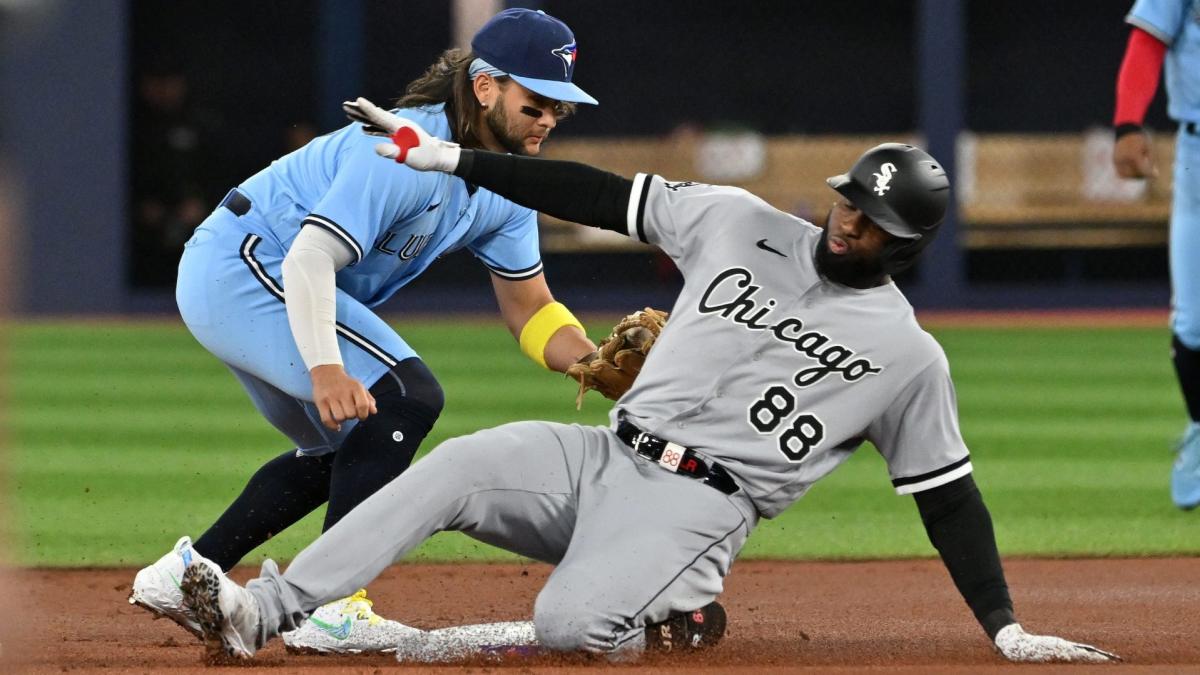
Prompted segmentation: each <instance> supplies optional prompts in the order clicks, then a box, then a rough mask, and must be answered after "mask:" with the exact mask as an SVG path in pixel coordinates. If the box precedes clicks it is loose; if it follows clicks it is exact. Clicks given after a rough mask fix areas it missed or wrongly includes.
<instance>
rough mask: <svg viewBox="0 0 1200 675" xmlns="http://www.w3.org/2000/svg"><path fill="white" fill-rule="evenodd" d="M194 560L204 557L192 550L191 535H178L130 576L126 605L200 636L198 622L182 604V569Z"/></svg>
mask: <svg viewBox="0 0 1200 675" xmlns="http://www.w3.org/2000/svg"><path fill="white" fill-rule="evenodd" d="M193 560H206V558H205V557H204V556H202V555H200V554H199V553H197V552H196V551H194V550H193V549H192V540H191V538H190V537H181V538H180V539H179V541H177V542H175V547H174V548H172V549H171V552H170V553H167V554H166V555H164V556H163V557H161V558H159V559H158V561H157V562H155V563H154V564H153V565H150V566H148V567H143V568H142V569H141V571H139V572H138V573H137V576H136V577H134V578H133V590H132V591H130V593H129V604H131V605H137V606H138V607H141V608H143V609H145V610H146V611H148V612H150V613H152V614H154V615H155V618H158V617H164V616H165V617H167V618H168V619H171V620H172V621H174V622H175V623H177V624H179V625H180V626H183V627H184V628H185V629H187V630H188V631H190V632H191V633H192V634H193V635H195V636H196V637H201V635H200V624H199V622H197V621H196V617H195V615H194V614H192V612H191V611H190V610H189V609H188V608H187V607H185V606H184V604H183V591H182V590H181V589H180V587H179V585H180V583H182V581H183V570H185V569H186V568H187V566H188V565H189V564H190V563H191V562H192V561H193Z"/></svg>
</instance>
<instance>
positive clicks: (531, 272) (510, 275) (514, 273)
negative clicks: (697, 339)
mask: <svg viewBox="0 0 1200 675" xmlns="http://www.w3.org/2000/svg"><path fill="white" fill-rule="evenodd" d="M483 266H484V267H486V268H488V271H490V272H491V273H492V274H495V275H496V276H498V277H500V278H502V279H508V280H509V281H524V280H525V279H532V278H534V277H536V276H537V275H539V274H541V273H542V261H540V260H539V261H537V264H535V265H531V266H529V267H526V268H525V269H523V270H506V269H502V268H500V267H492V266H491V265H488V264H487V263H484V265H483Z"/></svg>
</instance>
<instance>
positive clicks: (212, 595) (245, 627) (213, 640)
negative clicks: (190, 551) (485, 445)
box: [180, 560, 260, 660]
mask: <svg viewBox="0 0 1200 675" xmlns="http://www.w3.org/2000/svg"><path fill="white" fill-rule="evenodd" d="M180 586H181V587H182V590H183V602H184V605H186V606H187V607H188V608H189V609H190V610H191V611H192V612H193V613H194V614H195V617H196V620H197V621H198V622H199V624H200V633H201V636H202V637H203V639H204V646H205V648H206V650H207V651H208V656H209V658H210V659H213V660H219V659H220V657H222V656H228V657H233V658H235V659H248V658H250V657H252V656H254V652H255V651H257V650H258V646H259V645H258V636H259V623H260V619H259V616H260V614H259V609H258V601H257V600H255V599H254V595H253V594H251V593H250V591H248V590H246V589H245V588H242V587H241V586H240V585H238V584H237V583H236V582H234V581H233V580H232V579H230V578H229V577H227V576H225V575H224V574H222V573H221V569H220V568H219V567H217V566H216V564H214V563H213V562H211V561H209V560H194V561H193V562H192V564H190V565H188V567H187V569H186V570H184V572H183V581H182V583H181V584H180Z"/></svg>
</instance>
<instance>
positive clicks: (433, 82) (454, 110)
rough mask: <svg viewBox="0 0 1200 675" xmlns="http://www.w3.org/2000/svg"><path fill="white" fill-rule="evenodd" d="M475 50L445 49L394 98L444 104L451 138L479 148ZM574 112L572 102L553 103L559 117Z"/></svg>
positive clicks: (409, 104) (400, 104)
mask: <svg viewBox="0 0 1200 675" xmlns="http://www.w3.org/2000/svg"><path fill="white" fill-rule="evenodd" d="M474 60H475V53H474V52H472V51H468V50H464V49H447V50H446V51H444V52H442V54H441V56H439V57H438V58H437V60H436V61H434V62H433V65H431V66H429V69H428V70H426V71H425V74H423V75H421V76H420V77H418V78H417V79H415V80H413V81H412V82H409V83H408V86H407V87H405V88H404V95H403V96H401V97H400V98H398V99H396V103H395V106H396V107H397V108H418V107H420V106H425V105H436V104H438V103H445V104H446V116H447V117H449V118H450V133H451V134H452V135H453V140H454V141H455V142H456V143H458V144H460V145H462V146H463V147H467V148H480V147H483V143H482V142H480V140H479V135H478V134H477V133H476V132H475V120H476V119H478V118H479V116H480V115H479V113H480V112H481V111H482V110H483V107H482V106H480V105H479V101H478V100H477V99H476V98H475V88H474V82H473V81H472V79H471V74H470V70H471V62H472V61H474ZM510 79H511V78H509V77H507V76H501V77H497V78H496V81H497V82H498V83H500V84H501V85H504V84H505V83H507V82H509V81H510ZM573 112H575V104H574V103H567V102H563V101H560V102H559V103H558V105H557V106H556V115H557V117H558V118H559V119H562V118H564V117H567V116H568V115H570V114H571V113H573Z"/></svg>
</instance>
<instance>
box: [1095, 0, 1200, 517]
mask: <svg viewBox="0 0 1200 675" xmlns="http://www.w3.org/2000/svg"><path fill="white" fill-rule="evenodd" d="M1126 21H1127V22H1128V23H1129V24H1130V25H1131V26H1133V31H1132V33H1131V35H1130V40H1129V46H1128V48H1127V51H1126V55H1125V60H1124V62H1123V63H1122V67H1121V73H1120V76H1119V78H1118V83H1117V112H1116V115H1115V116H1114V125H1115V127H1116V134H1117V142H1116V146H1115V149H1114V152H1113V160H1114V163H1115V165H1116V168H1117V172H1118V173H1119V174H1120V175H1122V176H1124V177H1127V178H1145V177H1148V176H1151V175H1154V174H1156V173H1157V170H1156V169H1155V168H1154V164H1153V158H1152V157H1151V154H1150V147H1151V146H1150V142H1149V139H1148V137H1147V135H1146V134H1145V133H1144V132H1143V130H1142V127H1141V124H1142V119H1143V117H1144V115H1145V112H1146V108H1147V107H1148V106H1149V104H1150V102H1151V100H1152V99H1153V98H1154V90H1155V89H1156V88H1157V86H1158V79H1159V71H1160V69H1162V68H1163V66H1164V62H1165V70H1166V89H1167V99H1168V105H1167V114H1168V115H1170V117H1171V119H1173V120H1175V121H1176V122H1178V123H1179V131H1178V133H1177V135H1176V141H1175V168H1174V191H1175V196H1174V201H1173V204H1172V207H1171V235H1170V265H1171V288H1172V292H1173V297H1172V315H1171V330H1172V332H1173V333H1174V336H1173V340H1172V361H1173V362H1174V365H1175V370H1176V374H1177V375H1178V377H1179V384H1180V388H1181V389H1182V391H1183V397H1184V401H1185V403H1186V404H1187V409H1188V414H1189V416H1190V417H1191V423H1190V424H1189V425H1188V428H1187V430H1186V432H1185V433H1184V436H1183V440H1182V442H1181V443H1180V445H1179V455H1178V457H1177V458H1176V460H1175V464H1174V466H1173V468H1172V471H1171V497H1172V500H1173V501H1174V502H1175V505H1176V506H1178V507H1180V508H1182V509H1193V508H1195V507H1196V506H1200V0H1138V1H1137V2H1136V3H1134V5H1133V9H1132V10H1131V11H1130V12H1129V15H1128V16H1127V17H1126Z"/></svg>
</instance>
